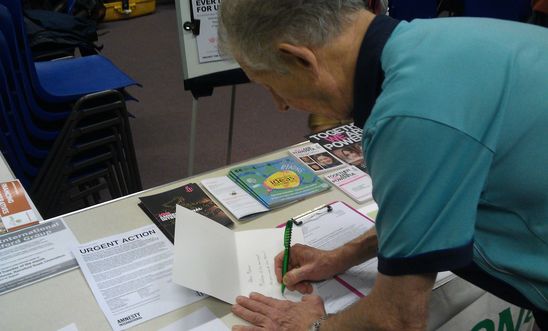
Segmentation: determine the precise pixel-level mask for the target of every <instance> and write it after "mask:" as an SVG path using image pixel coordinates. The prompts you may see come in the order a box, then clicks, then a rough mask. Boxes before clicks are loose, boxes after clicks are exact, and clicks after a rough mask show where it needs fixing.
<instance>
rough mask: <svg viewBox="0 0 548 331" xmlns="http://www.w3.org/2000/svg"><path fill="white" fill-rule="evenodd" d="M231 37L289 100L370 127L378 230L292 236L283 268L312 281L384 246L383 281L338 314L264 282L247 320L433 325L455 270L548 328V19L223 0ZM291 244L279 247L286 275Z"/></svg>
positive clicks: (225, 40) (352, 0)
mask: <svg viewBox="0 0 548 331" xmlns="http://www.w3.org/2000/svg"><path fill="white" fill-rule="evenodd" d="M220 24H221V26H220V36H221V46H222V48H223V49H224V50H225V51H226V52H228V53H230V54H231V55H232V56H233V57H234V58H235V59H236V60H237V61H238V62H239V63H240V65H241V67H242V68H243V70H245V72H246V73H247V75H248V76H249V78H250V79H252V80H253V81H255V82H257V83H259V84H262V85H264V86H265V87H266V88H267V89H269V90H270V92H271V93H272V95H273V96H274V99H275V101H276V102H277V104H278V108H279V109H280V110H282V111H283V110H287V109H288V108H289V107H294V108H297V109H301V110H304V111H307V112H311V113H316V114H323V115H327V116H330V117H332V118H335V119H345V118H349V117H353V119H354V121H355V123H356V125H358V126H362V127H363V128H364V135H363V151H364V155H365V158H364V159H365V165H366V167H367V169H368V172H369V173H370V175H371V178H372V179H373V183H374V192H373V194H374V198H375V200H376V202H377V203H378V205H379V213H378V217H377V223H376V231H371V232H368V233H365V234H362V235H361V236H360V237H358V238H357V239H356V240H354V241H352V242H350V243H347V244H346V245H344V246H342V247H341V248H339V249H336V250H334V251H319V250H316V249H313V248H310V247H306V246H302V245H299V246H296V247H294V248H293V249H292V250H291V253H292V254H291V262H292V265H291V268H292V269H291V270H290V271H289V272H288V273H287V274H286V276H285V277H284V278H283V282H284V283H285V284H286V285H287V287H288V288H289V289H291V290H295V289H296V290H298V291H300V292H302V293H310V292H311V291H312V287H311V284H310V282H313V281H318V280H321V279H326V278H329V277H332V276H333V275H336V274H337V273H340V272H343V271H344V270H346V269H348V268H349V267H351V266H354V265H356V264H358V263H361V262H363V261H365V260H367V259H370V258H372V257H374V256H375V255H378V259H379V267H378V270H379V274H378V277H377V279H376V282H375V285H374V288H373V291H372V292H371V294H370V295H369V296H367V297H366V298H364V299H362V300H360V301H359V302H358V303H356V304H354V305H353V306H352V307H350V308H349V309H347V310H344V311H343V312H341V313H339V314H336V315H332V316H329V317H327V316H325V315H324V309H323V305H322V302H321V299H319V298H318V297H316V296H305V297H304V299H303V300H302V302H299V303H292V302H288V301H278V300H274V299H272V298H268V297H264V296H262V295H260V294H255V293H254V294H251V295H250V297H249V298H248V297H239V298H237V304H236V305H234V307H233V312H234V313H235V314H236V315H238V316H240V317H242V318H243V319H245V320H247V321H249V322H251V323H252V324H254V325H256V326H255V327H243V326H242V327H235V328H234V329H235V330H240V329H242V330H244V329H248V328H249V329H252V330H255V329H262V328H264V329H268V330H306V329H312V330H322V331H324V330H362V329H363V330H377V329H382V330H422V329H424V328H425V327H426V320H427V311H428V302H429V297H430V293H431V290H432V286H433V284H434V279H435V275H436V273H437V272H439V271H443V270H452V271H453V272H455V273H456V274H458V275H459V276H461V277H463V278H465V279H467V280H469V281H471V282H472V283H474V284H476V285H478V286H480V287H482V288H484V289H485V290H487V291H489V292H491V293H494V294H495V295H497V296H499V297H501V298H503V299H505V300H507V301H510V302H512V303H515V304H517V305H519V306H522V307H525V308H527V309H531V310H532V311H533V313H534V316H535V318H536V320H537V323H538V325H540V326H541V328H543V329H546V328H548V30H546V29H544V28H541V27H537V26H532V25H526V24H522V23H514V22H506V21H500V20H493V19H472V18H445V19H431V20H415V21H412V22H410V23H408V22H399V21H396V20H394V19H391V18H389V17H385V16H377V17H375V16H374V15H373V14H371V13H370V12H368V11H367V10H366V9H365V8H364V4H363V0H223V2H222V7H221V12H220ZM280 264H281V258H280V256H278V257H277V259H276V266H277V275H278V279H279V280H280V281H281V280H282V279H281V278H282V277H281V272H280Z"/></svg>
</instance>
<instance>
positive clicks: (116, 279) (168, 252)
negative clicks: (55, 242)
mask: <svg viewBox="0 0 548 331" xmlns="http://www.w3.org/2000/svg"><path fill="white" fill-rule="evenodd" d="M221 227H222V226H221ZM73 253H74V256H75V257H76V259H77V260H78V263H79V264H80V267H81V269H82V272H83V274H84V276H85V278H86V280H87V282H88V284H89V286H90V287H91V290H92V292H93V295H94V296H95V299H96V300H97V302H98V303H99V306H100V307H101V309H102V310H103V313H104V314H105V316H106V317H107V320H108V321H109V323H110V325H111V326H112V329H114V330H124V329H127V328H129V327H132V326H134V325H137V324H140V323H142V322H145V321H147V320H149V319H152V318H154V317H157V316H160V315H162V314H165V313H168V312H170V311H172V310H175V309H178V308H181V307H183V306H185V305H188V304H191V303H193V302H196V301H198V300H201V299H203V298H204V296H203V294H201V293H197V292H195V291H192V290H189V289H186V288H183V287H180V286H177V285H175V284H173V282H172V281H171V268H172V265H173V246H172V244H171V242H170V241H169V240H168V239H167V238H166V237H165V235H164V234H163V233H162V232H161V231H160V230H159V229H158V228H157V227H156V226H155V225H148V226H145V227H142V228H139V229H136V230H133V231H129V232H126V233H122V234H118V235H114V236H110V237H106V238H103V239H100V240H96V241H93V242H89V243H86V244H82V245H80V246H78V247H76V248H74V249H73Z"/></svg>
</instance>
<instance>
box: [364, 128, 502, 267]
mask: <svg viewBox="0 0 548 331" xmlns="http://www.w3.org/2000/svg"><path fill="white" fill-rule="evenodd" d="M364 151H366V166H367V168H368V171H369V173H370V175H371V178H372V180H373V188H374V190H373V196H374V198H375V201H376V202H377V203H378V205H379V213H378V215H377V219H376V228H377V234H378V237H379V254H378V259H379V267H378V268H379V272H381V273H383V274H386V275H405V274H419V273H430V272H438V271H444V270H452V269H455V268H459V267H462V266H465V265H467V264H469V263H470V262H471V261H472V243H473V239H474V227H475V220H476V213H477V206H478V202H479V198H480V195H481V192H482V189H483V187H484V184H485V181H486V178H487V173H488V170H489V167H490V164H491V160H492V152H491V151H490V150H489V149H488V148H486V147H485V146H483V145H482V144H481V143H480V142H478V141H476V140H474V139H473V138H471V137H469V136H467V135H466V134H464V133H462V132H460V131H458V130H456V129H454V128H451V127H449V126H446V125H444V124H441V123H437V122H435V121H432V120H428V119H421V118H416V117H393V118H388V119H383V120H381V121H379V122H377V124H376V125H375V126H374V127H372V128H370V129H367V130H366V131H365V132H364Z"/></svg>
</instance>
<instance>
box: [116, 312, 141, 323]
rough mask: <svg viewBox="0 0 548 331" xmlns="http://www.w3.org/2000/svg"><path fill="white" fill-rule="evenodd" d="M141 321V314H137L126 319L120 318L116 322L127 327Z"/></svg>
mask: <svg viewBox="0 0 548 331" xmlns="http://www.w3.org/2000/svg"><path fill="white" fill-rule="evenodd" d="M140 319H142V317H141V313H135V314H131V315H128V316H126V317H122V318H119V319H118V320H117V321H116V322H118V325H119V326H124V325H127V324H129V323H133V322H135V321H138V320H140Z"/></svg>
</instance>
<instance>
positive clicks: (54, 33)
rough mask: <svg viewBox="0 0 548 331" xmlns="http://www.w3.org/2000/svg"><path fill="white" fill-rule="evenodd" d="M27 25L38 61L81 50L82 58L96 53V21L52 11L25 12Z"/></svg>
mask: <svg viewBox="0 0 548 331" xmlns="http://www.w3.org/2000/svg"><path fill="white" fill-rule="evenodd" d="M25 26H26V30H27V36H28V39H29V45H30V48H31V50H32V53H33V57H34V58H35V60H38V59H41V60H44V59H51V58H55V57H59V56H65V55H73V54H74V50H75V49H76V48H78V49H79V50H80V53H81V54H82V55H89V54H96V53H97V51H98V50H100V49H101V48H102V46H99V45H97V44H96V42H97V40H98V38H97V24H96V22H95V21H93V20H90V19H86V18H80V17H75V16H72V15H69V14H63V13H58V12H55V11H49V10H40V9H31V10H25Z"/></svg>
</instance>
